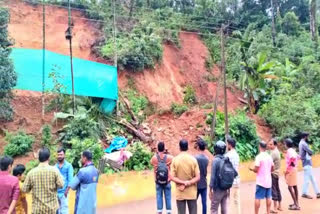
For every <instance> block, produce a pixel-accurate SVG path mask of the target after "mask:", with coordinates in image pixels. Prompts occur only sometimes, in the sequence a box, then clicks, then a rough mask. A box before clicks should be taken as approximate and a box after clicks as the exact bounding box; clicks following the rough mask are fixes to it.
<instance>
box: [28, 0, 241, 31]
mask: <svg viewBox="0 0 320 214" xmlns="http://www.w3.org/2000/svg"><path fill="white" fill-rule="evenodd" d="M24 2H27V3H33V2H31V1H27V0H24ZM33 4H38V5H41V4H42V3H41V2H39V3H33ZM45 4H46V5H49V6H52V7H58V8H65V9H68V7H65V6H60V5H56V4H49V3H45ZM134 8H135V7H134ZM71 9H72V10H78V11H83V12H87V11H92V12H97V11H96V10H92V9H80V8H75V7H71ZM150 11H152V12H155V11H156V10H153V9H150ZM99 13H102V14H103V15H111V14H107V13H104V12H99ZM182 15H183V16H182V17H179V19H185V20H186V19H188V20H190V21H191V22H198V23H201V24H213V23H211V22H203V21H196V20H191V18H203V19H205V17H203V16H191V17H186V16H185V15H184V14H182ZM117 16H118V17H122V18H131V19H136V20H140V18H136V17H134V16H132V17H130V16H124V15H117ZM76 17H79V16H76ZM214 19H215V20H216V21H227V22H229V23H232V24H235V25H240V26H244V27H246V25H245V24H240V23H235V22H232V21H230V20H226V19H223V18H217V17H215V18H214ZM88 20H94V21H97V22H98V21H99V22H104V21H102V20H99V19H88Z"/></svg>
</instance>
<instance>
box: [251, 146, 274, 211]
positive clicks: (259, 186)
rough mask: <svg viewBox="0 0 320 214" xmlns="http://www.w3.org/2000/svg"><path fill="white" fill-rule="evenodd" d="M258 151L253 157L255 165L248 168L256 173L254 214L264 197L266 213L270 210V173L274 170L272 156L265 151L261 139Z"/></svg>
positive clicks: (265, 148)
mask: <svg viewBox="0 0 320 214" xmlns="http://www.w3.org/2000/svg"><path fill="white" fill-rule="evenodd" d="M259 150H260V153H259V155H258V156H257V157H256V159H255V167H254V168H250V170H251V171H253V172H255V173H256V174H257V178H256V194H255V198H256V199H255V209H254V210H255V214H258V213H259V209H260V201H261V200H264V199H266V202H267V203H266V205H267V214H270V210H271V187H272V179H271V173H272V172H273V170H274V164H273V160H272V157H271V156H270V155H269V154H268V153H267V144H266V143H265V142H263V141H261V142H260V143H259Z"/></svg>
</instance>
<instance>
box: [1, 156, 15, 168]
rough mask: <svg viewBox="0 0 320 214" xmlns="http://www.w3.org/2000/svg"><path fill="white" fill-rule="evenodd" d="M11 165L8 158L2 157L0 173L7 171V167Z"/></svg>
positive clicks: (11, 162) (11, 160)
mask: <svg viewBox="0 0 320 214" xmlns="http://www.w3.org/2000/svg"><path fill="white" fill-rule="evenodd" d="M12 164H13V159H12V158H11V157H8V156H4V157H2V158H1V159H0V169H1V171H7V170H8V168H9V166H10V165H12Z"/></svg>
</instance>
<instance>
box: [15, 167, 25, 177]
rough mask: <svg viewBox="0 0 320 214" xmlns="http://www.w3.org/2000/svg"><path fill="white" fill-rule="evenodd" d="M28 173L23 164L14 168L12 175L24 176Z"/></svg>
mask: <svg viewBox="0 0 320 214" xmlns="http://www.w3.org/2000/svg"><path fill="white" fill-rule="evenodd" d="M24 171H26V167H25V166H24V165H23V164H18V165H17V166H16V167H14V169H13V172H12V174H13V175H14V176H19V175H22V174H23V173H24Z"/></svg>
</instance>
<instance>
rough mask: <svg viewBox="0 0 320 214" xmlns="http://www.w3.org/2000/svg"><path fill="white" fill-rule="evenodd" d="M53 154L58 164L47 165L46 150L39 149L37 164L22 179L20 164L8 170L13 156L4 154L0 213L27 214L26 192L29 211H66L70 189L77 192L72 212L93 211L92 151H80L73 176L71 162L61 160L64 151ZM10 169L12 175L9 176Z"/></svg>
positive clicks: (95, 177) (0, 163) (60, 213)
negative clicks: (30, 202)
mask: <svg viewBox="0 0 320 214" xmlns="http://www.w3.org/2000/svg"><path fill="white" fill-rule="evenodd" d="M57 156H58V158H57V159H58V163H57V164H56V165H55V166H50V165H49V159H50V151H49V149H47V148H43V149H41V150H40V151H39V154H38V159H39V162H40V163H39V165H38V166H37V167H36V168H34V169H32V170H31V171H30V172H29V173H28V174H27V176H26V178H25V179H24V172H25V170H26V169H25V166H24V165H21V164H18V165H17V166H16V167H15V168H14V169H13V170H12V166H13V159H12V158H10V157H7V156H5V157H2V158H0V169H1V171H0V201H1V203H0V214H27V213H28V209H29V206H28V203H27V200H26V195H25V194H26V193H30V192H31V195H32V207H31V211H32V213H33V214H68V213H69V209H68V192H69V189H70V188H71V189H73V190H76V191H77V193H76V201H75V209H74V210H75V211H74V213H75V214H95V213H96V204H97V203H96V189H97V183H98V178H99V173H98V170H97V169H96V168H95V167H94V165H93V163H92V153H91V152H90V151H84V152H83V153H82V156H81V163H82V168H81V169H80V170H79V172H78V174H77V175H76V176H75V177H74V175H73V167H72V165H71V164H70V163H69V162H67V161H66V160H65V150H64V149H59V150H58V151H57ZM11 171H12V172H13V175H10V173H11ZM23 180H24V182H23V184H22V181H23Z"/></svg>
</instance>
